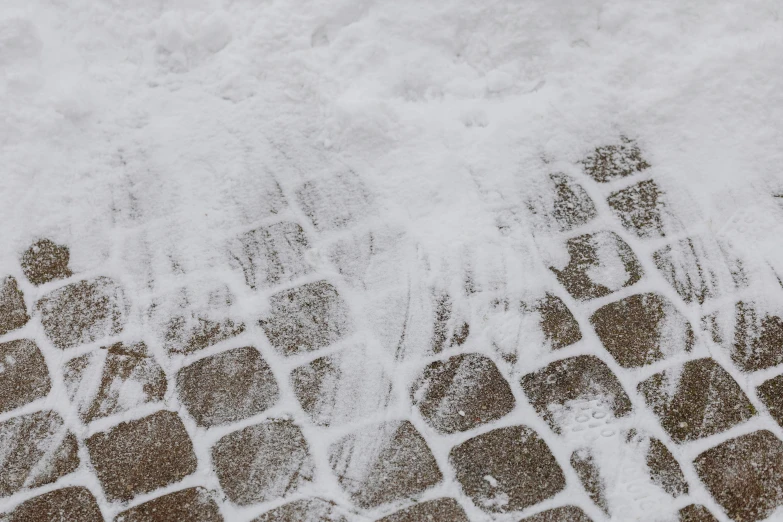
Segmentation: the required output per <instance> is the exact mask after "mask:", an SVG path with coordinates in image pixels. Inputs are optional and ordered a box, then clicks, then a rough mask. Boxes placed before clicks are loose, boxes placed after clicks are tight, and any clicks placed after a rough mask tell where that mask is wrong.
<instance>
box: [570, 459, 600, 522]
mask: <svg viewBox="0 0 783 522" xmlns="http://www.w3.org/2000/svg"><path fill="white" fill-rule="evenodd" d="M571 467H572V468H574V471H576V476H577V477H579V482H581V483H582V487H583V488H584V489H585V491H586V492H587V495H588V496H589V497H590V499H591V500H592V501H593V502H595V505H596V506H598V507H599V508H601V510H602V511H603V512H604V513H606V514H607V515H609V502H608V501H607V500H606V484H605V483H604V480H603V477H601V473H600V471H599V469H598V466H597V465H596V464H595V459H594V458H593V454H592V452H591V451H590V449H588V448H582V449H578V450H576V451H575V452H573V453H572V454H571Z"/></svg>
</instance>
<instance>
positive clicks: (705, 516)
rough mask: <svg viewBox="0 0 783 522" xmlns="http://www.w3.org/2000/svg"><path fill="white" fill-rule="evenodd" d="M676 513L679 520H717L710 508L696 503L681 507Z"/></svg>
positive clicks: (696, 521) (693, 521)
mask: <svg viewBox="0 0 783 522" xmlns="http://www.w3.org/2000/svg"><path fill="white" fill-rule="evenodd" d="M678 515H679V516H680V519H679V522H718V519H717V518H715V517H714V516H713V515H712V513H710V510H709V509H707V508H706V507H704V506H701V505H698V504H691V505H690V506H685V507H684V508H682V509H681V510H680V511H679V512H678Z"/></svg>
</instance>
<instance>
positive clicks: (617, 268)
mask: <svg viewBox="0 0 783 522" xmlns="http://www.w3.org/2000/svg"><path fill="white" fill-rule="evenodd" d="M566 248H567V250H568V255H569V260H568V264H567V265H566V266H565V267H564V268H562V269H558V268H555V267H550V270H552V272H554V274H555V276H557V280H558V281H560V284H562V285H563V286H564V287H565V289H566V290H567V291H568V293H569V294H571V297H573V298H574V299H578V300H580V301H584V300H588V299H595V298H597V297H602V296H605V295H609V294H611V293H612V292H615V291H617V290H619V289H620V288H623V287H626V286H631V285H632V284H634V283H636V282H637V281H639V279H641V277H642V274H643V271H642V267H641V265H640V264H639V260H638V259H637V258H636V255H635V254H634V253H633V251H632V250H631V248H630V247H629V246H628V245H627V244H626V243H625V241H623V240H622V239H621V238H620V236H618V235H617V234H615V233H614V232H606V231H605V232H596V233H595V234H585V235H582V236H577V237H574V238H571V239H569V240H568V241H567V242H566Z"/></svg>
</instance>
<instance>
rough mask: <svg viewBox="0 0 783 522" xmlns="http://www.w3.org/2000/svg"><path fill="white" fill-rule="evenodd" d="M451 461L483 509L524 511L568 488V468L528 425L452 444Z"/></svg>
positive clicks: (494, 511)
mask: <svg viewBox="0 0 783 522" xmlns="http://www.w3.org/2000/svg"><path fill="white" fill-rule="evenodd" d="M449 462H451V465H452V467H453V468H454V470H455V472H456V475H457V480H458V481H459V483H460V485H461V486H462V490H463V491H464V492H465V494H466V495H468V496H469V497H470V498H471V499H472V500H473V502H474V503H475V504H476V505H477V506H479V507H480V508H481V509H483V510H484V511H487V512H490V513H504V512H506V511H519V510H522V509H524V508H526V507H529V506H532V505H534V504H537V503H539V502H542V501H544V500H546V499H548V498H550V497H552V496H554V495H555V494H557V493H559V492H560V491H562V490H563V488H565V485H566V482H565V476H564V475H563V470H562V469H560V466H559V465H558V464H557V461H556V460H555V457H554V455H552V452H551V451H550V449H549V447H548V446H547V445H546V443H545V442H544V441H543V440H542V439H541V437H539V436H538V434H537V433H536V432H535V431H533V430H532V429H530V428H528V427H526V426H511V427H508V428H498V429H496V430H493V431H490V432H487V433H483V434H481V435H478V436H476V437H473V438H472V439H469V440H467V441H465V442H463V443H462V444H460V445H458V446H456V447H454V448H452V450H451V452H450V454H449Z"/></svg>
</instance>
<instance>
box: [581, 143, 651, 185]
mask: <svg viewBox="0 0 783 522" xmlns="http://www.w3.org/2000/svg"><path fill="white" fill-rule="evenodd" d="M582 165H583V167H584V171H585V174H587V175H588V176H590V177H591V178H593V179H594V180H595V181H597V182H599V183H606V182H608V181H613V180H615V179H620V178H624V177H626V176H630V175H631V174H635V173H637V172H641V171H643V170H645V169H647V168H649V167H650V165H649V164H648V163H647V161H645V160H644V158H643V157H642V151H641V150H640V149H639V146H638V145H637V144H636V141H635V140H631V139H628V138H626V137H625V136H620V141H619V142H618V143H614V144H609V145H604V146H601V147H597V148H596V149H595V150H594V151H593V152H591V153H590V154H588V155H587V157H586V158H585V159H583V160H582Z"/></svg>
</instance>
